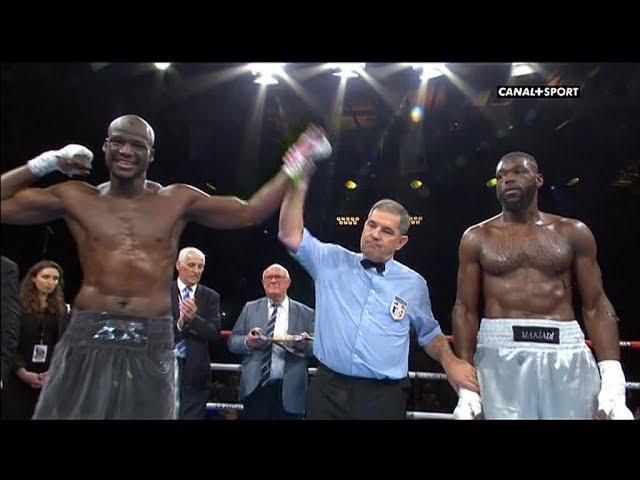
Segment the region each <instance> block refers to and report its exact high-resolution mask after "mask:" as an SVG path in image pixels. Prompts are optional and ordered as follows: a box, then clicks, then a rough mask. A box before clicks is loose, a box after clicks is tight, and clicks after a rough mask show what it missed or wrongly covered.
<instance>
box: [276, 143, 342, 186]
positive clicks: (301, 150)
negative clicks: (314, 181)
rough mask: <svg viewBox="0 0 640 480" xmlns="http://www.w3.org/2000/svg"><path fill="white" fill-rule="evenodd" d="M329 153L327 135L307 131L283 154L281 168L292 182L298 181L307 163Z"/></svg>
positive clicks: (320, 158)
mask: <svg viewBox="0 0 640 480" xmlns="http://www.w3.org/2000/svg"><path fill="white" fill-rule="evenodd" d="M330 155H331V144H330V143H329V140H327V137H325V136H324V135H322V134H320V135H317V134H314V133H313V132H312V133H307V131H305V132H304V133H302V135H300V137H299V138H298V140H297V141H296V143H295V144H294V145H292V146H291V148H290V149H289V151H288V152H287V155H285V157H284V159H283V162H284V164H283V165H282V170H283V171H284V173H286V174H287V176H288V177H289V178H290V179H291V180H293V182H294V183H298V182H300V180H301V179H302V178H303V176H304V173H305V170H306V169H308V168H309V163H310V162H311V163H314V162H317V161H319V160H323V159H325V158H328V157H329V156H330Z"/></svg>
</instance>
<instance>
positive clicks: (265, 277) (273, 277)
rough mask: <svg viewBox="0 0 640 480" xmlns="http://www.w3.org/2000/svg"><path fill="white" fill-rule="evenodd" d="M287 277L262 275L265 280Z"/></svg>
mask: <svg viewBox="0 0 640 480" xmlns="http://www.w3.org/2000/svg"><path fill="white" fill-rule="evenodd" d="M284 278H287V277H285V276H284V275H265V276H264V277H262V279H263V280H282V279H284Z"/></svg>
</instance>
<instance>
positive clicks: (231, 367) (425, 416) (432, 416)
mask: <svg viewBox="0 0 640 480" xmlns="http://www.w3.org/2000/svg"><path fill="white" fill-rule="evenodd" d="M231 334H232V332H231V330H222V331H221V332H220V337H221V338H223V339H224V340H228V339H229V337H230V336H231ZM446 338H447V340H448V341H449V343H452V342H453V337H452V336H451V335H447V336H446ZM585 343H586V344H587V345H588V346H589V348H593V346H592V344H591V341H590V340H587V341H586V342H585ZM620 349H621V350H640V341H621V342H620ZM210 366H211V370H213V371H218V372H240V371H241V370H242V365H241V364H239V363H211V364H210ZM307 371H308V373H309V375H311V376H313V375H315V374H316V371H317V368H308V369H307ZM409 378H411V379H419V380H427V381H443V380H444V381H446V380H447V375H446V374H444V373H436V372H419V371H416V372H409ZM626 389H627V390H640V382H627V383H626ZM242 408H243V405H242V404H241V403H220V402H207V410H242ZM407 419H410V420H453V413H438V412H419V411H408V412H407Z"/></svg>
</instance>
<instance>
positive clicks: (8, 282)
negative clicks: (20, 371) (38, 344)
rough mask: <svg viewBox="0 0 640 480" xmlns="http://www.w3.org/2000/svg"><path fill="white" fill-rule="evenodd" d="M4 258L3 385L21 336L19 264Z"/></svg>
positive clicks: (7, 376)
mask: <svg viewBox="0 0 640 480" xmlns="http://www.w3.org/2000/svg"><path fill="white" fill-rule="evenodd" d="M1 259H2V265H1V267H2V333H1V335H2V337H1V338H2V351H1V353H2V372H1V373H2V386H4V385H5V384H6V383H7V380H8V378H9V372H10V371H11V367H12V365H13V358H14V356H15V354H16V349H17V348H18V340H19V336H20V298H19V293H18V290H19V286H18V265H16V264H15V263H14V262H12V261H11V260H9V259H8V258H7V257H4V256H3V257H1Z"/></svg>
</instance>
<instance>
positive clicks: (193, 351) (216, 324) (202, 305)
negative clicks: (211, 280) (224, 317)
mask: <svg viewBox="0 0 640 480" xmlns="http://www.w3.org/2000/svg"><path fill="white" fill-rule="evenodd" d="M195 302H196V305H197V306H198V313H197V314H196V316H195V317H194V318H193V320H191V322H189V323H186V324H185V327H184V329H183V330H182V331H179V330H178V327H177V326H176V324H175V323H174V325H173V331H174V335H175V341H176V344H177V343H178V342H180V341H181V340H182V339H184V340H185V342H186V345H187V358H186V360H185V362H184V365H183V367H182V368H181V369H180V385H181V386H186V387H188V388H189V389H191V390H205V389H208V388H210V387H211V366H210V362H211V360H210V357H209V342H213V341H215V340H216V339H218V337H219V335H220V295H219V294H218V293H217V292H216V291H215V290H212V289H211V288H209V287H205V286H204V285H202V284H198V288H196V293H195ZM179 303H180V294H179V292H178V282H177V281H174V282H173V284H172V285H171V308H172V309H173V318H174V319H175V320H177V319H178V317H179V316H180V310H179V309H178V305H179Z"/></svg>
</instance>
